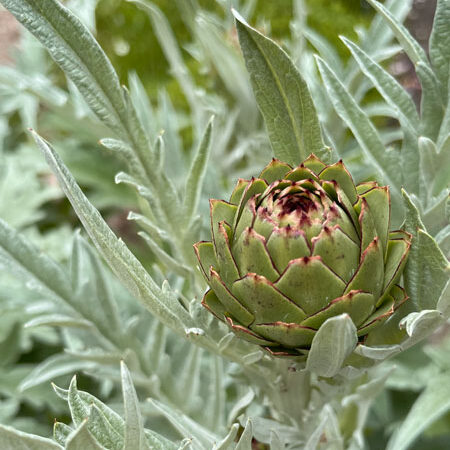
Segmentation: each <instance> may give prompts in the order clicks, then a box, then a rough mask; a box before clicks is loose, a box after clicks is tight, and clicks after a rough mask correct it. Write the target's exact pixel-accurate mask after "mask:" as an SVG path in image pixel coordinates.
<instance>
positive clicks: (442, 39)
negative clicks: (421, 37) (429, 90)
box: [430, 0, 450, 97]
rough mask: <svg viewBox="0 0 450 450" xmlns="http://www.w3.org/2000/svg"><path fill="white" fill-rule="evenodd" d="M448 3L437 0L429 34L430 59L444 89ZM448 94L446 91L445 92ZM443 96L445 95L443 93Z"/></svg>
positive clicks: (448, 61)
mask: <svg viewBox="0 0 450 450" xmlns="http://www.w3.org/2000/svg"><path fill="white" fill-rule="evenodd" d="M449 23H450V3H449V2H448V0H438V2H437V7H436V12H435V13H434V22H433V29H432V31H431V36H430V59H431V62H432V64H433V68H434V71H435V72H436V74H437V76H438V78H439V80H440V82H441V84H442V86H443V87H444V88H445V89H446V88H447V82H448V79H449V65H450V33H449V32H448V26H449ZM447 94H448V93H447ZM444 97H445V95H444Z"/></svg>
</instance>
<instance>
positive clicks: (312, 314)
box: [194, 155, 411, 358]
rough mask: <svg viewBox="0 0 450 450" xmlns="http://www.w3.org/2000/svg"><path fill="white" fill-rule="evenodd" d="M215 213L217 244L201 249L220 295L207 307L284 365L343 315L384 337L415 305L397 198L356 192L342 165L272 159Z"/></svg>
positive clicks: (365, 187) (207, 299) (384, 192)
mask: <svg viewBox="0 0 450 450" xmlns="http://www.w3.org/2000/svg"><path fill="white" fill-rule="evenodd" d="M210 210H211V235H212V242H198V243H197V244H195V245H194V250H195V253H196V255H197V258H198V260H199V265H200V269H201V272H202V274H203V277H204V278H205V280H206V281H207V283H208V284H209V285H210V287H211V289H210V290H209V291H207V293H206V294H205V296H204V298H203V300H202V304H203V305H204V306H205V307H206V308H207V309H208V310H210V311H211V312H212V313H213V314H214V315H215V316H216V317H218V318H219V319H220V320H222V321H224V322H225V323H226V324H227V325H228V326H229V327H230V329H231V330H232V331H233V332H234V333H235V334H236V335H237V336H239V337H242V338H243V339H246V340H247V341H249V342H252V343H254V344H257V345H260V346H262V347H263V348H265V349H268V350H269V351H270V353H271V354H273V355H275V356H288V357H298V358H302V357H303V358H304V355H305V354H307V352H308V349H309V346H310V345H311V342H312V340H313V338H314V336H315V333H316V331H317V330H318V329H319V328H320V326H321V325H322V324H323V323H324V322H325V321H326V320H327V319H328V318H330V317H334V316H337V315H340V314H342V313H346V314H348V315H349V316H350V318H351V319H352V321H353V323H354V324H355V326H356V327H357V329H358V335H359V336H362V337H364V339H367V335H369V338H370V336H372V335H374V336H376V333H375V334H374V332H373V330H376V329H377V327H378V326H379V325H380V324H382V323H384V322H385V321H386V320H388V318H389V317H391V316H392V314H393V312H394V311H395V310H396V309H397V308H399V307H400V306H401V305H402V304H403V303H404V302H405V300H406V299H407V296H406V294H405V292H404V290H403V289H402V288H400V287H399V286H398V285H397V284H396V283H398V281H399V278H400V276H401V273H402V270H403V267H404V264H405V263H406V259H407V255H408V251H409V248H410V245H411V236H410V235H409V234H408V233H405V232H403V231H398V232H391V233H389V232H388V229H389V216H390V196H389V189H388V188H386V187H379V186H378V185H377V183H376V182H372V181H368V182H364V183H361V184H359V185H358V186H355V184H354V182H353V180H352V177H351V175H350V174H349V172H348V171H347V169H346V168H345V166H344V164H343V162H342V161H338V162H337V163H335V164H331V165H326V164H324V163H323V162H322V161H320V160H319V159H318V158H317V157H316V156H315V155H310V156H309V157H308V158H307V159H306V160H305V161H304V162H303V163H302V164H301V165H299V166H298V167H294V168H292V167H291V166H290V165H288V164H286V163H283V162H281V161H278V160H276V159H273V160H272V161H271V162H270V163H269V164H268V165H267V166H266V167H265V168H264V169H263V171H262V172H261V174H260V176H259V177H258V178H252V179H251V180H244V179H240V180H238V182H237V185H236V187H235V189H234V191H233V193H232V195H231V197H230V201H229V202H226V201H223V200H211V202H210ZM390 322H392V321H390ZM390 322H388V323H387V324H386V326H388V327H389V326H390V325H389V324H390ZM369 333H371V334H369ZM394 334H395V333H394ZM374 339H375V341H376V338H374ZM369 341H370V339H369Z"/></svg>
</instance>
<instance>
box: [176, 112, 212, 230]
mask: <svg viewBox="0 0 450 450" xmlns="http://www.w3.org/2000/svg"><path fill="white" fill-rule="evenodd" d="M213 120H214V116H213V117H212V118H211V119H210V121H209V122H208V125H207V126H206V130H205V132H204V134H203V137H202V140H201V142H200V145H199V147H198V150H197V153H196V154H195V156H194V159H193V160H192V165H191V168H190V169H189V173H188V176H187V177H186V184H185V188H184V192H185V194H184V205H183V208H184V217H185V223H186V225H187V227H189V226H190V225H191V222H192V218H193V217H194V216H195V214H196V213H197V208H198V203H199V200H200V194H201V191H202V187H203V180H204V178H205V173H206V167H207V164H208V158H209V154H210V151H211V132H212V125H213Z"/></svg>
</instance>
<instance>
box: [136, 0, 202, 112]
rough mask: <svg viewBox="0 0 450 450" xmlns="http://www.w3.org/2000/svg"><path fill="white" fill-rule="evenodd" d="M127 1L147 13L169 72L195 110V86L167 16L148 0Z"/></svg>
mask: <svg viewBox="0 0 450 450" xmlns="http://www.w3.org/2000/svg"><path fill="white" fill-rule="evenodd" d="M128 1H129V2H131V3H135V4H136V5H138V7H139V8H140V9H142V10H144V11H145V12H146V13H147V14H148V16H149V18H150V20H151V22H152V25H153V29H154V31H155V34H156V37H157V38H158V42H159V44H160V45H161V47H162V50H163V52H164V55H165V57H166V58H167V60H168V62H169V64H170V68H171V72H172V74H173V76H174V77H175V78H176V79H177V81H178V83H179V85H180V87H181V88H182V89H183V92H184V94H185V95H186V98H187V100H188V102H189V105H190V107H191V109H192V110H193V111H196V110H197V109H198V101H197V95H196V86H195V84H194V82H193V80H192V78H191V76H190V74H189V71H188V69H187V67H186V65H185V63H184V61H183V57H182V55H181V51H180V48H179V46H178V43H177V41H176V39H175V36H174V33H173V31H172V29H171V27H170V24H169V22H168V20H167V18H166V17H165V16H164V14H163V13H162V12H161V10H160V9H159V8H158V7H157V6H156V5H155V4H154V3H152V2H150V1H143V0H128Z"/></svg>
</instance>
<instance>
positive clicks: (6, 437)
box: [0, 424, 63, 450]
mask: <svg viewBox="0 0 450 450" xmlns="http://www.w3.org/2000/svg"><path fill="white" fill-rule="evenodd" d="M0 447H1V448H3V449H27V450H63V447H61V446H60V445H59V444H57V443H56V442H54V441H52V440H51V439H47V438H44V437H41V436H36V435H34V434H29V433H24V432H23V431H19V430H16V429H15V428H12V427H8V426H6V425H1V424H0Z"/></svg>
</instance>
